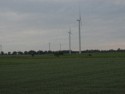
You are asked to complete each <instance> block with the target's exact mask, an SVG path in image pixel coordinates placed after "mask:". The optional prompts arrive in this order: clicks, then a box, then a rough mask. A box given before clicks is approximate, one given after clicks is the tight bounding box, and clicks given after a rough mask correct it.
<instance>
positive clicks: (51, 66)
mask: <svg viewBox="0 0 125 94" xmlns="http://www.w3.org/2000/svg"><path fill="white" fill-rule="evenodd" d="M0 94H125V58H124V55H118V56H117V55H116V56H115V55H114V56H112V55H108V56H106V55H104V54H103V55H99V54H95V56H93V55H92V56H86V55H64V56H60V57H54V56H53V55H52V56H51V55H49V56H47V55H46V56H35V57H31V56H1V57H0Z"/></svg>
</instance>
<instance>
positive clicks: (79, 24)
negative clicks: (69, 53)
mask: <svg viewBox="0 0 125 94" xmlns="http://www.w3.org/2000/svg"><path fill="white" fill-rule="evenodd" d="M77 21H78V31H79V54H81V22H82V21H81V12H80V7H79V19H77Z"/></svg>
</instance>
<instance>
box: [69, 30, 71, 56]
mask: <svg viewBox="0 0 125 94" xmlns="http://www.w3.org/2000/svg"><path fill="white" fill-rule="evenodd" d="M68 33H69V54H71V28H70V29H69V32H68Z"/></svg>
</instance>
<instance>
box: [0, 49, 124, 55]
mask: <svg viewBox="0 0 125 94" xmlns="http://www.w3.org/2000/svg"><path fill="white" fill-rule="evenodd" d="M71 52H72V53H78V51H71ZM107 52H125V49H120V48H118V49H117V50H113V49H110V50H98V49H97V50H84V51H82V53H107ZM68 53H69V50H62V51H42V50H39V51H35V50H30V51H13V52H7V53H5V52H4V51H1V52H0V55H45V54H54V55H58V54H61V55H62V54H68Z"/></svg>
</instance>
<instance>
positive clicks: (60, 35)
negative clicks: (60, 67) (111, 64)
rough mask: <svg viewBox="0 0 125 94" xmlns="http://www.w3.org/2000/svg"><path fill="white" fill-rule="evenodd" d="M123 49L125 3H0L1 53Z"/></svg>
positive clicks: (67, 0) (25, 0)
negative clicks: (70, 36)
mask: <svg viewBox="0 0 125 94" xmlns="http://www.w3.org/2000/svg"><path fill="white" fill-rule="evenodd" d="M79 6H80V10H81V17H82V30H81V33H82V49H83V50H86V49H117V48H122V49H124V48H125V0H0V45H2V49H3V50H4V51H24V50H48V49H49V43H51V50H59V49H60V44H61V45H62V47H61V48H62V49H64V50H68V32H69V27H71V29H72V50H78V22H77V21H76V20H77V19H78V17H79Z"/></svg>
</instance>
